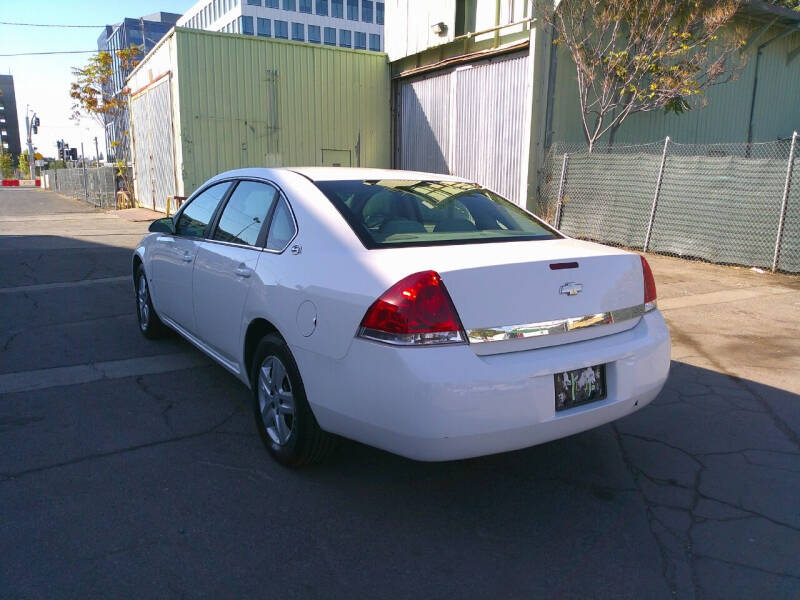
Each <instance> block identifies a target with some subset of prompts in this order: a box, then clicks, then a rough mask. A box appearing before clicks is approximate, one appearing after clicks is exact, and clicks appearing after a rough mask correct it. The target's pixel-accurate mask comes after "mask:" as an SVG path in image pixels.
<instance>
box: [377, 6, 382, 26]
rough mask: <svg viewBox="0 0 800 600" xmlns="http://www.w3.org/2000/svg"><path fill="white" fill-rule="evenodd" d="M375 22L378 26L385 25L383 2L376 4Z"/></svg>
mask: <svg viewBox="0 0 800 600" xmlns="http://www.w3.org/2000/svg"><path fill="white" fill-rule="evenodd" d="M375 22H376V23H377V24H378V25H383V2H376V3H375Z"/></svg>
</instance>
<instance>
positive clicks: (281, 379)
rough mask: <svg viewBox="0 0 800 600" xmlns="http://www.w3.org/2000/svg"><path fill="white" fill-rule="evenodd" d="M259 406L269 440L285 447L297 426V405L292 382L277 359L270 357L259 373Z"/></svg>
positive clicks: (265, 360)
mask: <svg viewBox="0 0 800 600" xmlns="http://www.w3.org/2000/svg"><path fill="white" fill-rule="evenodd" d="M258 405H259V408H260V411H261V419H262V421H263V423H264V428H265V429H266V430H267V434H268V435H269V437H270V439H271V440H272V441H273V442H274V443H276V444H278V445H279V446H283V445H285V444H286V443H287V442H288V441H289V438H290V437H291V435H292V429H293V427H294V413H295V402H294V394H293V393H292V382H291V381H290V380H289V374H288V373H287V371H286V367H285V366H284V364H283V363H282V362H281V360H280V359H279V358H278V357H277V356H268V357H267V358H265V359H264V362H263V363H261V369H260V370H259V372H258Z"/></svg>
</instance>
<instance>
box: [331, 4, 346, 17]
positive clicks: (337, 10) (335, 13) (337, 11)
mask: <svg viewBox="0 0 800 600" xmlns="http://www.w3.org/2000/svg"><path fill="white" fill-rule="evenodd" d="M331 16H332V17H336V18H337V19H344V0H331Z"/></svg>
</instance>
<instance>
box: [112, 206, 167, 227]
mask: <svg viewBox="0 0 800 600" xmlns="http://www.w3.org/2000/svg"><path fill="white" fill-rule="evenodd" d="M108 212H109V213H111V214H114V215H117V216H118V217H119V218H121V219H125V220H126V221H133V222H134V223H139V222H142V221H155V220H156V219H162V218H164V217H165V216H166V215H165V214H164V213H163V212H158V211H157V210H151V209H149V208H123V209H120V210H109V211H108Z"/></svg>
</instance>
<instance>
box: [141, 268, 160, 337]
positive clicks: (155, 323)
mask: <svg viewBox="0 0 800 600" xmlns="http://www.w3.org/2000/svg"><path fill="white" fill-rule="evenodd" d="M136 316H137V317H138V318H139V331H141V332H142V335H143V336H144V337H146V338H148V339H151V340H153V339H156V338H160V337H163V336H164V334H165V333H166V332H167V328H166V327H165V326H164V324H163V323H162V322H161V319H159V318H158V315H157V314H156V310H155V308H153V301H152V299H151V298H150V287H149V286H148V285H147V275H145V272H144V267H143V266H142V265H139V268H138V269H136Z"/></svg>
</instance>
